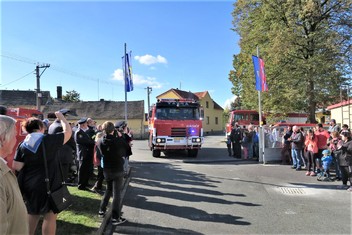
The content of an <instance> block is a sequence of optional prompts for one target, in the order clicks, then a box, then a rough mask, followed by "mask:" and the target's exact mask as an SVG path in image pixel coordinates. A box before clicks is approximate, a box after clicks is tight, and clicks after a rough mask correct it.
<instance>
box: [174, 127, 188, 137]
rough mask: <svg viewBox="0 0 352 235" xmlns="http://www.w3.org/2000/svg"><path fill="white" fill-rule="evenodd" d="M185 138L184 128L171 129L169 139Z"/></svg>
mask: <svg viewBox="0 0 352 235" xmlns="http://www.w3.org/2000/svg"><path fill="white" fill-rule="evenodd" d="M183 136H186V128H171V137H183Z"/></svg>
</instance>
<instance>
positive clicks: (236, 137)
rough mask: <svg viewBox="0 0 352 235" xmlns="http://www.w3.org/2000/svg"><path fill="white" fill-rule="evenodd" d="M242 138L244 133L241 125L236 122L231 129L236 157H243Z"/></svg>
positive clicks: (231, 138)
mask: <svg viewBox="0 0 352 235" xmlns="http://www.w3.org/2000/svg"><path fill="white" fill-rule="evenodd" d="M232 125H233V124H232ZM242 139H243V133H242V131H241V127H240V126H239V125H238V123H237V122H236V123H235V125H234V128H233V129H232V130H231V134H230V140H231V142H232V150H233V156H234V157H235V158H241V157H242V149H241V144H242Z"/></svg>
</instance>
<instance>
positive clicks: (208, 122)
mask: <svg viewBox="0 0 352 235" xmlns="http://www.w3.org/2000/svg"><path fill="white" fill-rule="evenodd" d="M209 120H210V119H209V116H207V124H208V125H209V123H210V121H209Z"/></svg>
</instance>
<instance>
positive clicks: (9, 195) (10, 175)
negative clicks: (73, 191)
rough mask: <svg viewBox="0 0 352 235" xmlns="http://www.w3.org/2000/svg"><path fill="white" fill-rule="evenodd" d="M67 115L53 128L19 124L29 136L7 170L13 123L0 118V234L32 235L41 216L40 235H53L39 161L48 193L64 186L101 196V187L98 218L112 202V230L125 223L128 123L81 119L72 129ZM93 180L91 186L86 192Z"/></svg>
mask: <svg viewBox="0 0 352 235" xmlns="http://www.w3.org/2000/svg"><path fill="white" fill-rule="evenodd" d="M5 111H6V110H5ZM68 113H69V110H60V111H57V112H55V117H56V119H55V120H54V121H52V122H50V121H48V120H41V119H39V118H36V117H31V118H28V119H27V120H26V121H25V122H24V123H22V126H23V128H24V129H25V131H26V132H27V133H28V134H27V135H26V138H25V139H24V141H22V142H21V143H19V145H18V146H17V149H16V154H15V156H14V161H13V165H12V170H11V168H10V167H9V166H7V162H6V158H7V157H8V155H9V154H10V153H12V151H13V149H14V148H15V147H16V146H15V143H16V128H15V123H16V120H15V119H13V118H12V117H9V116H6V112H3V113H2V114H1V115H0V170H1V171H0V178H1V180H2V181H3V182H4V185H3V183H2V184H1V188H0V198H1V200H0V206H1V208H6V210H1V216H0V234H35V231H36V228H37V225H38V222H39V219H40V217H41V216H42V217H43V223H42V228H41V230H42V234H55V232H56V219H57V214H55V213H54V212H53V210H52V205H51V204H50V200H48V192H47V188H46V180H45V179H46V175H45V164H44V161H43V156H45V158H46V161H47V169H48V173H49V176H48V178H49V179H48V181H49V182H50V187H51V188H50V190H51V191H55V190H56V189H58V188H60V187H61V185H62V182H63V181H66V182H70V183H71V184H70V185H71V186H77V187H78V189H79V190H87V191H90V192H96V193H99V194H102V193H103V182H104V181H105V182H106V190H105V192H104V195H103V197H102V200H101V204H100V206H99V208H97V212H98V214H99V216H101V217H103V216H104V215H105V213H106V210H107V206H108V202H109V199H110V198H111V196H112V197H113V199H112V204H111V211H112V216H111V222H112V225H118V224H121V223H123V222H125V221H126V220H125V219H124V218H122V217H121V205H120V202H121V200H120V194H121V189H122V185H123V179H124V177H126V174H127V172H128V167H129V166H128V157H129V156H130V155H132V150H131V146H132V133H131V132H130V130H129V128H128V126H127V123H126V122H125V121H118V122H116V123H115V124H114V123H112V122H108V121H107V122H104V123H103V124H102V125H98V126H97V125H96V122H95V121H94V120H93V119H92V118H85V117H82V118H81V119H80V120H78V121H77V125H72V124H71V123H69V122H68V121H67V119H66V117H65V116H66V115H67V114H68ZM94 167H96V168H97V174H94ZM75 176H76V177H75ZM92 180H96V182H95V184H94V185H93V187H92V188H90V187H91V185H90V182H91V181H92ZM9 202H10V203H9ZM5 212H6V215H5ZM3 213H4V214H3ZM19 223H20V224H19Z"/></svg>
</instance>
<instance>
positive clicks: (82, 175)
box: [74, 117, 95, 190]
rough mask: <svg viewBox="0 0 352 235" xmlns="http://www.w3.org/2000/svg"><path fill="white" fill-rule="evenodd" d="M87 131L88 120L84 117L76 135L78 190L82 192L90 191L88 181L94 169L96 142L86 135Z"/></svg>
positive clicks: (79, 123)
mask: <svg viewBox="0 0 352 235" xmlns="http://www.w3.org/2000/svg"><path fill="white" fill-rule="evenodd" d="M87 130H88V124H87V118H86V117H82V118H81V119H80V120H79V121H78V129H77V130H76V132H75V135H74V139H75V142H76V150H77V151H76V154H77V161H78V189H80V190H88V188H87V187H88V181H89V178H90V174H91V169H92V167H93V158H94V152H93V151H94V145H95V141H94V140H93V139H92V138H91V137H90V136H89V135H88V134H87V133H86V131H87ZM90 150H93V151H90Z"/></svg>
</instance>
